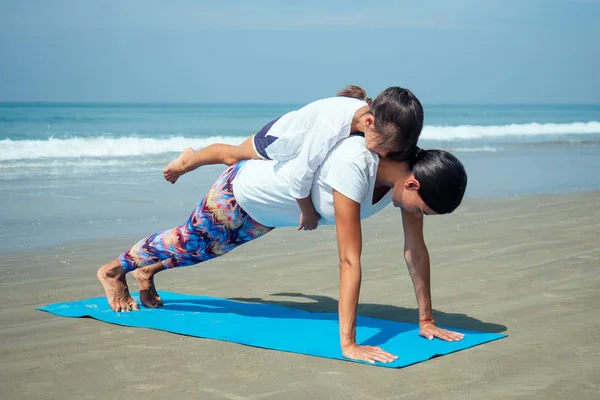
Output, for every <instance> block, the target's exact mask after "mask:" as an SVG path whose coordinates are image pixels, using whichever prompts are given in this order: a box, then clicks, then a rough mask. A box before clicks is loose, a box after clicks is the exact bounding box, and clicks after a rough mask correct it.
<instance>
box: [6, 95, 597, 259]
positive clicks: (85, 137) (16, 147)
mask: <svg viewBox="0 0 600 400" xmlns="http://www.w3.org/2000/svg"><path fill="white" fill-rule="evenodd" d="M301 106H302V105H301V104H268V105H266V104H64V103H63V104H44V103H27V104H21V103H4V104H0V196H1V199H2V200H1V201H2V203H1V204H2V207H1V211H0V252H6V251H18V250H23V249H35V248H41V247H47V246H60V245H68V244H72V243H76V242H78V241H86V242H90V241H93V240H99V239H106V238H120V237H137V236H136V235H138V236H139V238H142V237H143V236H145V235H147V234H149V233H152V232H155V231H158V230H161V229H168V228H170V227H172V226H174V225H175V224H180V223H182V222H183V221H184V220H185V219H186V218H187V216H188V214H189V212H191V210H192V209H193V207H194V205H195V204H196V203H197V202H198V201H200V200H201V198H202V196H203V195H204V194H205V193H206V191H207V189H208V188H209V187H210V185H211V184H212V182H213V181H214V179H215V178H216V177H217V176H218V174H219V173H220V172H221V171H222V170H223V167H221V166H210V167H205V168H201V169H199V170H197V171H195V172H193V173H190V174H188V175H185V176H183V177H182V178H180V180H179V181H178V182H177V183H176V184H175V185H171V184H169V183H167V182H166V181H164V179H163V177H162V170H163V168H164V166H165V165H166V164H167V163H168V162H169V161H170V160H171V159H172V158H174V157H175V156H177V154H178V153H179V152H180V151H181V150H183V149H184V148H185V147H193V148H200V147H203V146H206V145H208V144H210V143H215V142H223V143H230V144H238V143H241V142H242V141H243V140H244V139H245V138H246V137H248V136H250V135H252V134H253V133H255V132H257V131H258V130H259V129H260V128H261V127H262V126H263V125H264V124H265V123H267V122H268V121H270V120H272V119H274V118H276V117H278V116H280V115H282V114H284V113H285V112H287V111H290V110H293V109H296V108H298V107H301ZM420 146H421V147H423V148H442V149H445V150H449V151H451V152H453V153H454V154H455V155H456V156H457V157H459V158H460V159H461V161H463V163H464V164H465V166H466V168H467V173H468V175H469V186H468V189H467V197H470V198H482V197H487V198H489V197H506V196H523V195H528V194H539V193H549V194H561V193H571V192H575V191H584V190H598V189H600V175H599V174H598V172H600V105H510V106H506V105H493V106H486V105H453V106H450V105H447V106H442V105H439V106H438V105H430V106H427V105H426V106H425V127H424V129H423V133H422V135H421V141H420Z"/></svg>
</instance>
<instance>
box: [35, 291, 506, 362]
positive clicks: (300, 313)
mask: <svg viewBox="0 0 600 400" xmlns="http://www.w3.org/2000/svg"><path fill="white" fill-rule="evenodd" d="M160 295H161V297H162V299H163V303H164V306H163V307H161V308H156V309H150V308H145V307H141V310H140V311H132V312H127V313H116V312H114V311H112V310H111V309H110V307H109V306H108V302H107V300H106V298H104V297H96V298H91V299H85V300H79V301H74V302H67V303H56V304H50V305H48V306H45V307H41V308H38V310H41V311H47V312H49V313H52V314H55V315H58V316H61V317H92V318H95V319H97V320H99V321H104V322H108V323H111V324H116V325H123V326H131V327H138V328H150V329H157V330H163V331H167V332H173V333H177V334H181V335H187V336H196V337H201V338H208V339H217V340H225V341H229V342H235V343H240V344H244V345H248V346H254V347H261V348H265V349H273V350H280V351H286V352H292V353H300V354H308V355H312V356H317V357H326V358H334V359H339V360H346V361H348V360H347V359H346V358H344V357H342V353H341V351H340V348H339V325H338V316H337V314H333V313H313V312H308V311H304V310H299V309H294V308H287V307H281V306H276V305H269V304H256V303H243V302H238V301H232V300H227V299H220V298H215V297H203V296H190V295H185V294H179V293H172V292H162V291H161V292H160ZM133 298H134V299H136V301H138V303H139V297H138V294H137V293H134V294H133ZM456 331H459V332H463V333H464V334H465V338H464V339H463V340H461V341H459V342H453V343H450V342H445V341H442V340H439V339H434V340H427V339H424V338H422V337H420V336H419V329H418V326H417V325H416V324H409V323H404V322H395V321H387V320H381V319H376V318H368V317H358V319H357V328H356V337H357V342H358V343H359V344H364V345H373V346H380V347H381V348H382V349H384V350H386V351H389V352H390V353H392V354H396V355H397V356H398V359H397V360H396V361H394V362H393V363H386V364H380V363H377V364H376V365H380V366H383V367H389V368H400V367H405V366H408V365H411V364H415V363H418V362H421V361H426V360H429V359H430V358H432V357H435V356H440V355H445V354H449V353H453V352H456V351H459V350H464V349H466V348H469V347H473V346H477V345H479V344H482V343H486V342H490V341H493V340H497V339H501V338H503V337H505V336H506V335H503V334H497V333H481V332H473V331H466V330H459V329H456Z"/></svg>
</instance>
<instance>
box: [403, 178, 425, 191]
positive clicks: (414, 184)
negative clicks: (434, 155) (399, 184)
mask: <svg viewBox="0 0 600 400" xmlns="http://www.w3.org/2000/svg"><path fill="white" fill-rule="evenodd" d="M420 187H421V184H420V183H419V181H418V180H416V179H415V178H413V177H410V178H408V179H407V180H406V182H404V188H405V189H406V190H414V191H416V190H419V188H420Z"/></svg>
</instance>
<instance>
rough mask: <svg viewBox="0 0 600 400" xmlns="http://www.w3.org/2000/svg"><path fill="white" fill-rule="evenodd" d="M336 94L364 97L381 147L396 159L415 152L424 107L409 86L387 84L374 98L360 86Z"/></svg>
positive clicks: (349, 87) (357, 97)
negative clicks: (387, 86)
mask: <svg viewBox="0 0 600 400" xmlns="http://www.w3.org/2000/svg"><path fill="white" fill-rule="evenodd" d="M337 95H338V96H343V97H353V98H355V99H361V100H365V101H366V102H367V104H368V105H369V106H370V107H371V113H372V114H373V116H374V118H375V130H376V131H377V132H378V133H379V134H380V135H381V138H382V143H381V150H387V151H389V152H390V153H394V154H395V157H394V158H396V159H398V158H402V159H404V160H408V159H409V158H410V157H412V156H413V155H414V152H415V150H416V146H417V141H418V140H419V136H420V135H421V130H423V119H424V117H423V106H422V105H421V102H420V101H419V99H417V97H416V96H415V95H414V94H413V93H412V92H411V91H410V90H408V89H404V88H401V87H397V86H394V87H389V88H387V89H385V90H384V91H383V92H382V93H381V94H380V95H379V96H377V97H376V98H375V100H371V99H370V98H368V97H367V92H365V90H364V89H363V88H361V87H359V86H355V85H350V86H348V87H346V88H345V89H343V90H341V91H339V92H338V93H337Z"/></svg>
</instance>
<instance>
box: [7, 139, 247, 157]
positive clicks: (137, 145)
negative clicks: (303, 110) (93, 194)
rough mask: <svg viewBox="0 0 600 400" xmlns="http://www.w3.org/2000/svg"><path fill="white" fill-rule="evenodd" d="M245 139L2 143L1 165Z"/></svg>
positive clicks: (171, 149)
mask: <svg viewBox="0 0 600 400" xmlns="http://www.w3.org/2000/svg"><path fill="white" fill-rule="evenodd" d="M243 140H244V138H243V137H235V136H213V137H208V138H186V137H182V136H180V137H173V138H168V139H151V138H137V137H122V138H106V137H96V138H71V139H56V138H50V139H47V140H10V139H5V140H0V161H11V160H23V159H38V158H85V157H132V156H144V155H153V154H163V153H171V152H180V151H182V150H183V149H185V148H186V147H192V148H194V149H199V148H202V147H205V146H208V145H209V144H212V143H225V144H240V143H241V142H242V141H243Z"/></svg>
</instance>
